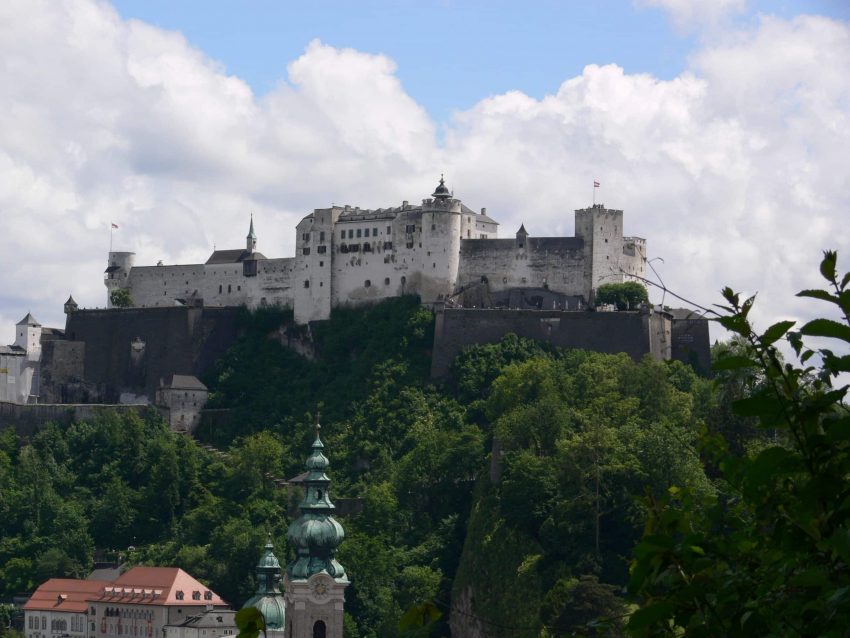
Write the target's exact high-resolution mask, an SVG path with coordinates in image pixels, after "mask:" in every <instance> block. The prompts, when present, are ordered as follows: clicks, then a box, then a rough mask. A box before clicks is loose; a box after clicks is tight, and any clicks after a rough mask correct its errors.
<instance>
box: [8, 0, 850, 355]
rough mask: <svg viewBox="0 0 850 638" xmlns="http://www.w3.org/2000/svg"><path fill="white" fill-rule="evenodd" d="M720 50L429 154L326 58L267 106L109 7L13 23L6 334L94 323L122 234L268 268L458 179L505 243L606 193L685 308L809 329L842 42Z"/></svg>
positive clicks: (830, 217) (508, 116)
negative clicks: (727, 298) (746, 298)
mask: <svg viewBox="0 0 850 638" xmlns="http://www.w3.org/2000/svg"><path fill="white" fill-rule="evenodd" d="M732 8H733V9H734V8H735V7H734V6H733V7H732ZM712 37H713V39H709V38H707V39H706V40H705V42H704V43H703V44H702V45H701V46H702V48H701V50H699V51H697V52H696V53H695V54H694V55H693V57H692V62H691V66H690V68H689V70H688V71H686V72H685V73H683V74H682V75H680V76H679V77H677V78H674V79H672V80H659V79H657V78H654V77H652V76H650V75H640V74H638V75H634V74H632V75H630V74H626V73H625V72H624V71H623V69H622V68H620V67H618V66H614V65H608V66H595V65H590V66H587V67H586V68H585V69H584V71H583V73H582V74H581V75H580V76H577V77H573V78H568V79H566V80H565V81H564V82H563V83H562V85H561V87H560V88H559V90H558V91H557V93H556V94H554V95H550V96H546V97H545V98H543V99H540V100H537V99H534V98H531V97H529V96H527V95H524V94H522V93H520V92H508V93H505V94H502V95H496V96H493V97H490V98H487V99H484V100H482V101H480V102H479V103H478V104H476V105H474V106H473V107H472V108H470V109H469V110H466V111H461V112H458V113H456V115H455V117H454V119H453V120H452V121H451V122H449V123H448V124H447V125H445V129H444V133H445V142H444V143H443V144H438V142H437V128H438V125H437V124H436V123H435V122H433V121H432V120H431V119H430V118H429V117H428V115H427V113H426V112H425V110H424V109H423V107H422V106H421V105H419V104H417V103H416V101H415V100H413V99H412V98H411V97H410V96H409V95H408V94H407V93H406V92H405V91H404V88H403V87H402V85H401V83H400V82H399V79H398V77H397V75H396V69H395V64H394V63H393V61H392V60H390V59H389V58H387V57H385V56H381V55H370V54H365V53H362V52H358V51H354V50H351V49H337V48H334V47H332V46H329V45H327V44H322V43H320V42H313V43H311V44H310V45H309V46H308V48H307V49H306V51H305V52H304V54H303V55H302V56H301V57H299V58H298V59H297V60H295V61H293V62H291V63H290V64H289V65H288V67H287V69H288V74H287V77H286V78H282V79H281V82H280V84H279V86H278V87H277V88H276V89H275V90H273V91H272V92H271V93H270V94H268V95H265V96H263V97H261V98H260V97H257V96H255V95H254V94H253V93H252V91H251V89H250V88H249V87H248V86H247V85H246V84H245V83H244V82H243V81H242V80H240V79H239V78H236V77H233V76H228V75H227V74H226V72H225V70H224V69H223V68H222V67H221V66H220V65H219V64H217V63H216V62H214V61H212V60H210V59H209V58H207V57H206V56H205V55H204V54H203V53H202V52H200V51H198V50H197V49H193V48H192V47H191V46H189V44H188V43H187V42H186V41H185V39H184V38H183V37H182V36H181V35H179V34H176V33H173V32H166V31H163V30H161V29H158V28H155V27H152V26H150V25H147V24H144V23H141V22H138V21H124V20H122V19H121V18H120V17H119V16H118V15H117V14H116V13H115V12H114V11H113V10H112V9H111V8H110V7H109V6H108V5H104V4H101V3H95V2H88V1H86V0H78V1H69V2H64V3H57V2H49V1H43V2H38V1H35V0H30V1H26V2H20V3H15V2H7V3H2V4H0V60H2V61H3V62H2V64H0V113H3V114H4V125H3V126H2V127H0V216H1V217H2V232H0V268H2V271H3V272H4V274H5V275H6V277H5V278H4V282H5V283H4V285H3V287H2V289H0V313H2V315H3V318H4V320H8V318H9V317H12V318H13V319H14V320H17V319H18V318H20V317H18V315H20V316H23V314H24V313H25V312H27V311H28V310H32V311H33V313H34V314H35V316H36V317H37V318H38V319H39V320H41V321H42V322H43V323H45V324H51V325H57V324H61V322H62V314H61V312H62V303H63V302H64V300H65V299H66V298H67V296H68V294H69V293H71V292H72V293H73V294H74V297H75V298H76V299H77V300H78V301H79V302H80V303H81V305H83V306H89V307H91V306H95V305H99V304H100V305H102V304H103V303H104V300H105V288H104V287H103V284H102V271H103V268H104V266H105V262H106V251H107V248H108V241H109V235H108V228H109V222H111V221H114V222H116V223H118V224H119V226H120V229H119V230H118V231H116V232H115V246H116V248H123V249H132V250H135V251H136V252H137V253H138V261H139V262H140V263H156V261H157V260H158V259H163V260H164V261H165V262H166V263H180V262H187V261H200V260H203V259H205V258H206V256H207V254H208V252H209V250H210V249H211V248H212V245H213V244H214V243H216V244H217V245H218V246H219V247H228V246H238V245H241V242H242V241H243V239H242V238H243V237H244V234H245V231H246V226H247V218H248V214H249V212H251V211H253V212H254V214H255V219H256V221H257V230H258V233H259V236H260V249H261V250H262V251H263V252H264V253H265V254H266V255H269V256H286V255H291V254H292V251H293V248H292V246H293V239H294V225H295V223H296V222H297V220H298V219H300V217H301V216H303V215H304V214H306V213H307V212H309V211H310V210H311V209H312V208H314V207H318V206H326V205H328V204H330V203H331V202H336V203H351V204H356V205H361V206H387V205H390V204H394V203H398V202H400V201H401V200H402V199H410V200H416V199H417V197H420V196H426V195H427V194H428V193H429V192H430V189H431V188H433V186H434V182H435V178H436V176H437V175H438V174H439V173H440V172H441V171H443V170H445V171H446V173H447V178H448V181H449V183H450V185H451V186H453V187H454V188H455V192H456V194H457V195H458V196H460V197H462V198H463V199H464V201H465V202H466V203H467V204H469V205H470V206H471V207H473V208H474V207H480V206H487V207H488V210H489V212H490V213H491V214H492V215H493V216H494V217H496V218H497V219H499V220H500V221H502V222H503V225H502V235H503V236H506V235H508V236H509V235H510V234H511V233H513V231H514V229H515V228H516V227H518V226H519V224H520V223H521V222H525V224H526V228H528V230H529V232H531V233H532V235H547V234H572V232H573V222H572V210H573V209H574V208H577V207H580V206H584V205H586V204H587V203H589V200H590V197H591V185H592V181H593V179H594V178H595V179H599V180H601V181H602V189H600V191H599V193H598V195H599V196H600V199H601V200H602V201H605V203H607V204H609V205H612V206H615V207H618V208H624V209H625V211H626V232H627V233H629V234H635V235H640V236H644V237H646V238H647V239H648V243H649V250H650V253H651V255H660V256H663V257H664V260H665V262H664V263H663V264H656V266H657V267H659V269H660V272H661V274H662V276H663V277H664V279H665V282H666V283H667V285H668V286H670V287H671V288H672V289H674V290H676V291H677V292H680V293H681V294H683V295H684V296H686V297H689V298H692V299H694V300H696V301H699V302H701V303H704V304H710V303H713V302H716V301H718V295H717V290H719V288H721V287H722V286H723V285H726V284H730V285H732V286H733V287H736V288H740V289H744V290H748V291H761V295H762V297H763V304H762V309H761V310H759V315H758V318H759V319H760V320H762V321H764V322H767V321H769V320H773V319H774V318H776V317H778V315H780V314H783V313H784V314H787V313H791V314H793V315H797V316H803V315H805V314H806V313H807V312H809V306H808V305H807V304H806V303H803V302H801V301H799V300H795V299H794V298H793V297H792V296H791V293H792V292H793V291H795V290H799V289H801V288H803V287H808V286H810V285H812V284H813V283H817V282H816V280H815V273H816V264H817V261H818V259H819V254H820V250H821V249H823V248H827V247H835V248H838V249H840V250H841V252H842V256H843V260H842V261H843V264H844V265H845V267H846V268H850V245H848V239H847V237H848V235H847V233H846V229H845V226H846V221H845V218H846V216H847V215H846V210H845V209H846V206H847V203H848V202H850V166H848V164H847V162H846V161H844V156H845V155H846V149H847V148H848V147H850V139H848V137H850V126H848V124H850V122H848V117H850V95H848V84H847V82H846V80H845V78H846V77H848V75H850V29H848V26H847V25H846V24H844V23H840V22H836V21H832V20H828V19H824V18H818V17H800V18H796V19H793V20H790V21H787V20H780V19H776V18H769V17H768V18H763V19H761V21H760V23H759V24H758V25H757V26H756V27H753V29H752V30H751V31H744V32H734V33H727V34H725V35H723V36H712ZM6 323H8V321H6ZM7 333H8V336H7V338H6V339H5V341H6V342H8V341H9V339H11V333H12V327H11V326H8V325H4V326H2V327H0V337H2V336H3V335H4V334H7ZM0 341H3V339H0Z"/></svg>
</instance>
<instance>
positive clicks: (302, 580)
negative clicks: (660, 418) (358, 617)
mask: <svg viewBox="0 0 850 638" xmlns="http://www.w3.org/2000/svg"><path fill="white" fill-rule="evenodd" d="M320 429H321V426H320V425H319V423H318V419H317V422H316V440H315V441H314V442H313V452H312V454H310V457H309V458H308V459H307V462H306V463H305V464H304V467H305V469H306V470H307V477H306V478H305V479H304V489H305V494H304V500H303V501H302V502H301V506H300V507H301V516H300V517H299V518H298V519H297V520H295V521H293V522H292V524H291V525H290V526H289V531H288V533H287V535H288V536H289V541H290V542H291V543H292V545H293V547H294V548H295V551H296V558H295V560H294V561H292V562H291V563H290V564H289V565H287V567H286V576H285V577H284V586H285V590H286V594H285V596H286V638H317V637H319V638H342V618H343V605H344V604H345V595H344V591H345V588H346V587H348V578H347V577H346V575H345V570H344V569H343V568H342V565H340V564H339V563H338V562H337V561H336V558H335V555H336V550H337V547H339V544H340V543H341V542H342V540H343V538H345V532H344V531H343V529H342V525H340V524H339V523H338V522H337V521H336V519H334V517H333V516H332V514H333V512H334V510H335V509H336V508H335V507H334V504H333V503H332V502H331V499H330V496H329V494H328V485H329V484H330V482H331V480H330V479H329V478H328V476H327V474H325V470H327V468H328V465H329V463H328V459H327V457H325V455H324V454H323V453H322V450H323V449H324V447H325V446H324V445H323V444H322V441H321V439H320V438H319V430H320Z"/></svg>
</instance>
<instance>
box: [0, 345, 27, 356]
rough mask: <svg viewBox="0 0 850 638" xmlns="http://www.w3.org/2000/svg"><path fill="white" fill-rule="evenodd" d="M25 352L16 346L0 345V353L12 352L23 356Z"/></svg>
mask: <svg viewBox="0 0 850 638" xmlns="http://www.w3.org/2000/svg"><path fill="white" fill-rule="evenodd" d="M26 353H27V351H26V350H24V349H23V348H21V347H18V346H0V354H13V355H21V356H23V355H25V354H26Z"/></svg>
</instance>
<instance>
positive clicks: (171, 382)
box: [163, 374, 207, 390]
mask: <svg viewBox="0 0 850 638" xmlns="http://www.w3.org/2000/svg"><path fill="white" fill-rule="evenodd" d="M163 387H166V388H171V389H172V390H206V389H207V386H205V385H204V384H203V383H201V381H200V380H199V379H198V377H195V376H192V375H189V374H172V375H171V377H170V378H169V379H168V381H166V383H165V386H163Z"/></svg>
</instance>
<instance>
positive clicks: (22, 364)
mask: <svg viewBox="0 0 850 638" xmlns="http://www.w3.org/2000/svg"><path fill="white" fill-rule="evenodd" d="M41 333H42V327H41V324H40V323H38V321H36V320H35V317H33V316H32V315H31V314H29V313H27V316H26V317H24V318H23V319H21V320H20V321H19V322H18V323H17V325H16V326H15V343H13V344H12V345H9V346H0V401H6V402H9V403H33V402H35V401H37V399H38V386H39V363H40V361H41Z"/></svg>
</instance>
